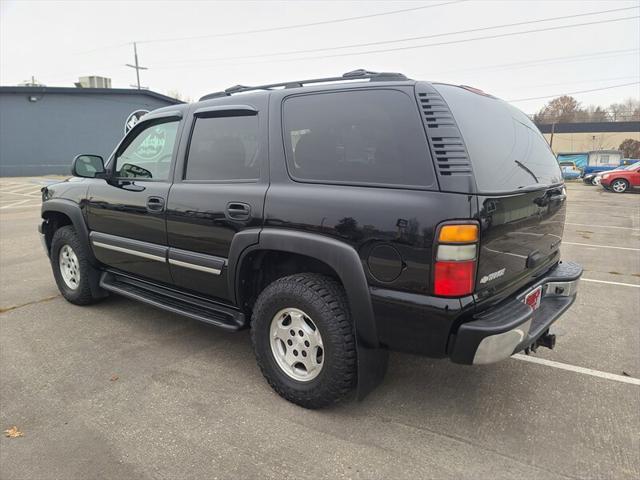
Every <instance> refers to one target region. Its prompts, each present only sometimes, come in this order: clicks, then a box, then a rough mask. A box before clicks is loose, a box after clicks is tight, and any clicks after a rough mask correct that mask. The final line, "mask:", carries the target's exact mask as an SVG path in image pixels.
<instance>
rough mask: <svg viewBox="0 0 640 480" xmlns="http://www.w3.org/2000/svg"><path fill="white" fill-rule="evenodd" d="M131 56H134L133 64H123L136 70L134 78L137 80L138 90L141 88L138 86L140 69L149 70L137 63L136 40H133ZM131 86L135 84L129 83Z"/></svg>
mask: <svg viewBox="0 0 640 480" xmlns="http://www.w3.org/2000/svg"><path fill="white" fill-rule="evenodd" d="M133 57H134V60H135V65H131V64H130V63H127V64H126V65H125V66H126V67H131V68H133V69H135V71H136V79H137V81H138V90H140V89H141V88H142V87H140V70H149V69H148V68H147V67H141V66H140V65H139V64H138V47H137V45H136V42H133ZM131 86H132V87H135V86H136V85H131Z"/></svg>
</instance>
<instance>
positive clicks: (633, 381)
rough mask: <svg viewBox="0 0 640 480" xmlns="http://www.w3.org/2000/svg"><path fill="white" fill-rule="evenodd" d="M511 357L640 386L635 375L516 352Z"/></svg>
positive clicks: (639, 381)
mask: <svg viewBox="0 0 640 480" xmlns="http://www.w3.org/2000/svg"><path fill="white" fill-rule="evenodd" d="M511 358H514V359H516V360H523V361H525V362H531V363H537V364H539V365H545V366H547V367H553V368H559V369H560V370H567V371H569V372H574V373H582V374H584V375H591V376H592V377H598V378H604V379H607V380H613V381H615V382H621V383H630V384H631V385H638V386H640V379H639V378H634V377H625V376H624V375H616V374H615V373H608V372H601V371H600V370H593V369H591V368H585V367H576V366H575V365H569V364H568V363H560V362H554V361H553V360H546V359H544V358H539V357H531V356H528V355H523V354H521V353H516V354H515V355H513V356H512V357H511Z"/></svg>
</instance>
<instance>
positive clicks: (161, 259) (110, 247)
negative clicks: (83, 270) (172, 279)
mask: <svg viewBox="0 0 640 480" xmlns="http://www.w3.org/2000/svg"><path fill="white" fill-rule="evenodd" d="M91 243H92V244H93V246H94V247H100V248H106V249H107V250H113V251H115V252H121V253H128V254H129V255H135V256H136V257H142V258H147V259H149V260H155V261H156V262H166V261H167V259H166V258H164V257H159V256H158V255H152V254H150V253H144V252H139V251H137V250H131V249H130V248H124V247H117V246H116V245H109V244H108V243H102V242H96V241H95V240H94V241H92V242H91Z"/></svg>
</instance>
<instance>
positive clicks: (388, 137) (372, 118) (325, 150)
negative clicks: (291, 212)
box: [284, 90, 435, 187]
mask: <svg viewBox="0 0 640 480" xmlns="http://www.w3.org/2000/svg"><path fill="white" fill-rule="evenodd" d="M284 142H285V147H286V153H287V167H288V169H289V173H290V175H291V176H292V177H293V178H294V179H297V180H301V181H312V182H326V183H346V184H367V185H371V184H373V185H385V186H388V185H391V186H394V185H397V186H419V187H430V186H432V185H433V184H434V183H435V180H434V174H433V165H432V162H431V160H430V156H429V151H428V146H427V140H426V136H425V133H424V129H423V127H422V125H421V123H420V117H419V114H418V111H417V107H416V104H415V100H413V99H412V98H411V97H409V96H408V95H406V94H404V93H403V92H400V91H398V90H360V91H354V90H352V91H348V92H336V93H321V94H314V95H304V96H296V97H290V98H288V99H286V100H285V102H284Z"/></svg>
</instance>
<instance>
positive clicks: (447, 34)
mask: <svg viewBox="0 0 640 480" xmlns="http://www.w3.org/2000/svg"><path fill="white" fill-rule="evenodd" d="M637 8H640V6H634V7H625V8H614V9H609V10H600V11H597V12H588V13H579V14H574V15H564V16H561V17H549V18H541V19H538V20H527V21H524V22H515V23H506V24H503V25H494V26H490V27H479V28H471V29H467V30H458V31H454V32H444V33H435V34H431V35H420V36H417V37H405V38H398V39H392V40H380V41H377V42H367V43H353V44H350V45H340V46H336V47H323V48H312V49H306V50H289V51H284V52H275V53H262V54H253V55H244V56H235V57H222V58H209V59H200V60H184V61H178V62H169V63H171V64H181V65H183V64H190V63H194V62H200V61H202V60H208V61H212V60H238V59H251V58H261V57H265V56H268V57H277V56H283V55H296V54H301V53H315V52H326V51H335V50H343V49H345V48H358V47H370V46H374V45H387V44H393V43H402V42H409V41H415V40H425V39H427V38H438V37H445V36H450V35H460V34H465V33H473V32H482V31H486V30H495V29H497V28H507V27H517V26H522V25H530V24H534V23H542V22H551V21H555V20H566V19H570V18H578V17H585V16H591V15H602V14H605V13H612V12H620V11H623V10H633V9H637Z"/></svg>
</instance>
